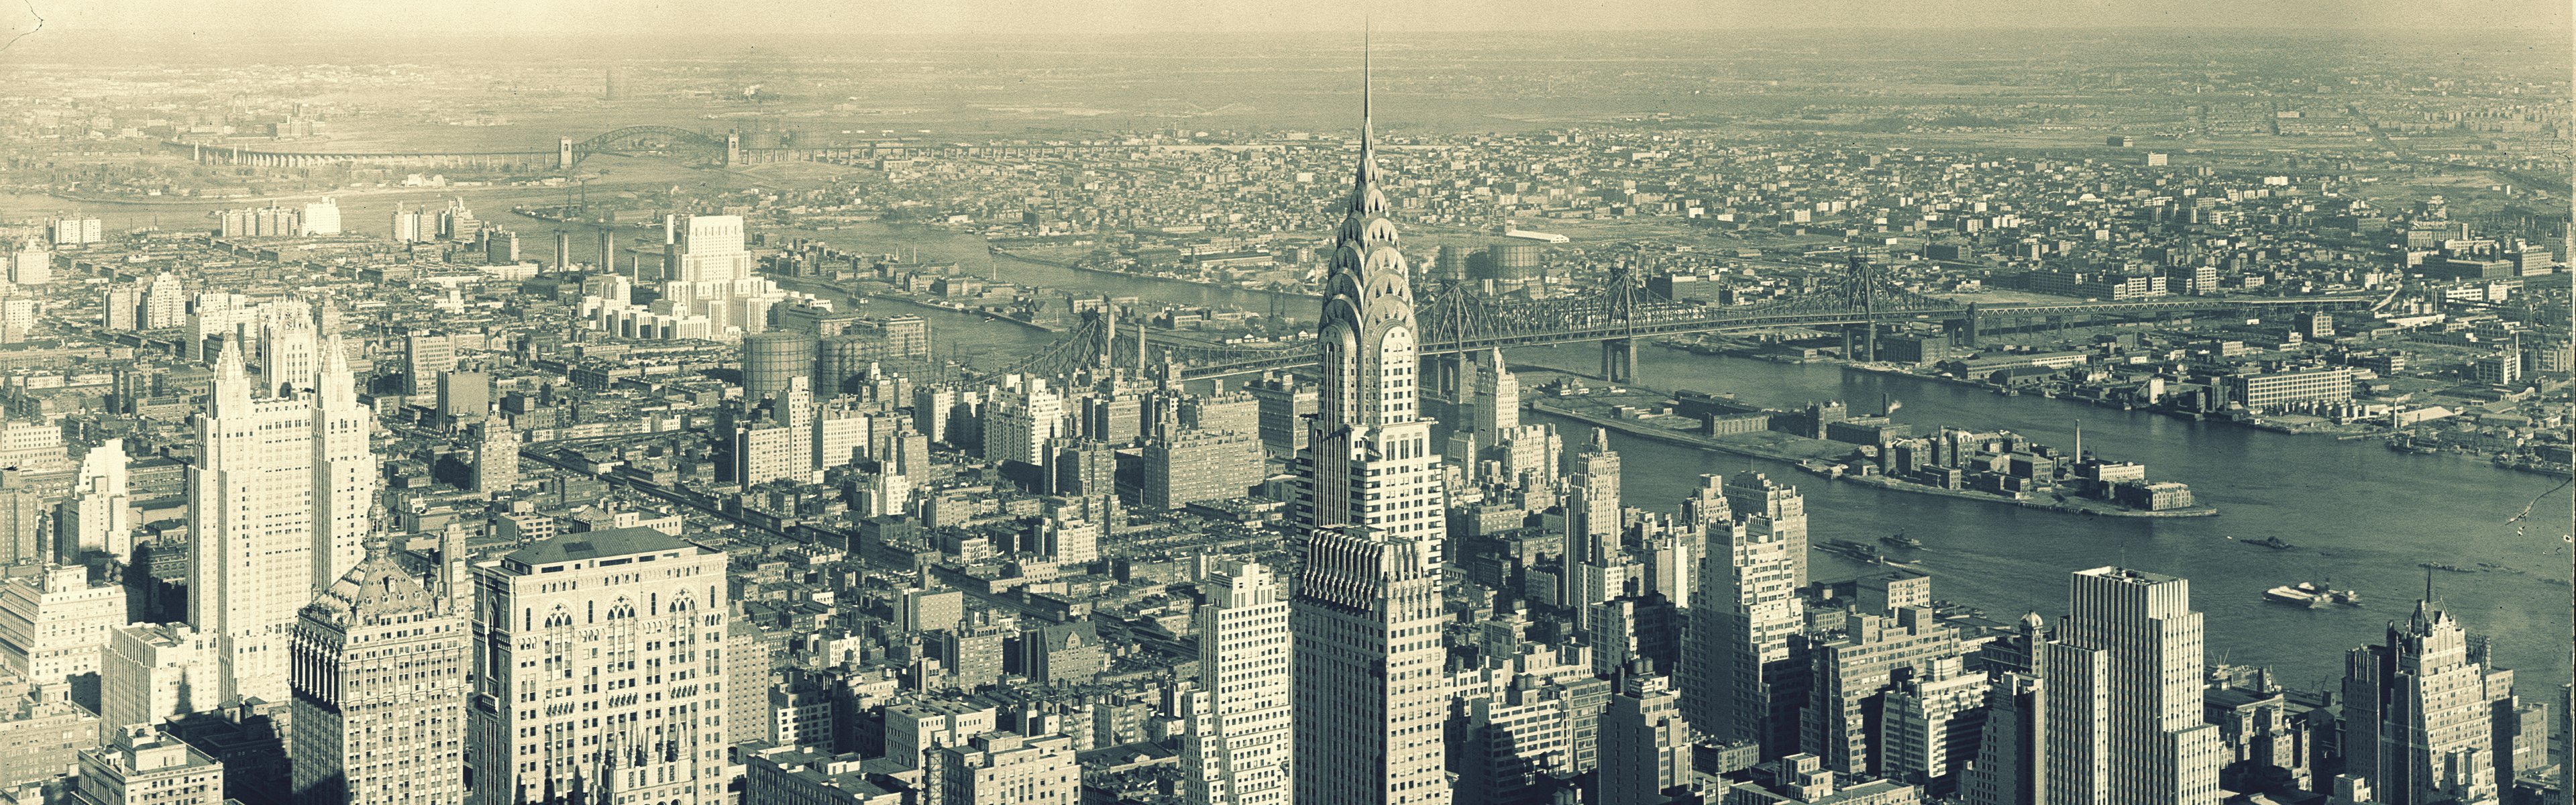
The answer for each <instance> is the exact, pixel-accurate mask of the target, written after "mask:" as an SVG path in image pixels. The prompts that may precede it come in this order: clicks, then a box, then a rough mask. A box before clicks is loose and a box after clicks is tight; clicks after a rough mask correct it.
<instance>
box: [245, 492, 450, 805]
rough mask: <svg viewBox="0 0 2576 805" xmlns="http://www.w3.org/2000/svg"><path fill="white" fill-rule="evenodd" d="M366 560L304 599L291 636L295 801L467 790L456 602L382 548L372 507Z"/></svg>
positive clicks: (438, 801) (434, 799)
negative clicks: (373, 529)
mask: <svg viewBox="0 0 2576 805" xmlns="http://www.w3.org/2000/svg"><path fill="white" fill-rule="evenodd" d="M376 521H377V523H378V525H377V533H375V534H372V535H370V536H369V537H368V538H367V543H366V559H365V561H362V562H360V563H359V564H358V566H357V567H355V568H351V569H350V570H349V572H348V573H347V574H346V575H343V576H341V577H340V580H339V581H337V582H334V583H332V585H331V586H330V587H329V588H327V589H325V590H323V591H322V594H321V595H320V596H318V597H316V598H314V599H313V603H311V604H308V605H306V606H305V607H304V609H303V611H302V612H301V613H299V616H298V617H297V619H296V622H295V635H294V639H293V648H292V651H293V654H294V660H293V665H294V674H293V684H294V688H295V704H294V717H293V718H291V719H289V720H288V723H289V724H291V725H292V726H291V728H290V729H291V730H292V734H291V735H290V737H289V739H288V746H289V750H288V752H287V757H289V758H291V759H293V761H294V767H293V772H292V777H291V779H292V784H293V786H294V792H295V801H296V802H297V803H299V805H341V804H342V803H351V802H385V803H415V804H416V805H444V804H445V803H453V802H457V801H460V800H462V799H464V796H465V790H464V785H465V740H464V739H465V694H466V682H465V669H466V667H467V659H466V650H467V646H468V641H467V634H466V627H465V613H463V612H459V611H456V607H455V602H456V597H455V596H454V595H452V594H450V593H449V591H446V590H433V589H431V587H430V585H437V586H442V587H443V586H445V584H446V579H445V574H433V575H432V576H431V578H430V584H428V585H425V584H423V583H422V580H421V579H419V578H415V577H413V576H412V575H411V573H410V572H409V571H408V570H405V569H404V568H403V567H402V565H401V564H399V563H397V562H395V561H394V558H393V557H392V556H391V555H389V554H388V553H387V547H386V540H387V535H386V534H385V533H384V532H383V530H382V529H383V525H382V523H383V522H384V517H383V515H382V513H381V510H379V512H378V516H377V517H376Z"/></svg>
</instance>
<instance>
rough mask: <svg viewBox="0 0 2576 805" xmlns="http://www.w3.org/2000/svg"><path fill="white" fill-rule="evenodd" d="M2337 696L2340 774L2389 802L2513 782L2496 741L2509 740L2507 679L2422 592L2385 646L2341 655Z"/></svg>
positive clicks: (2488, 796)
mask: <svg viewBox="0 0 2576 805" xmlns="http://www.w3.org/2000/svg"><path fill="white" fill-rule="evenodd" d="M2343 694H2344V698H2343V703H2344V738H2343V745H2344V773H2345V774H2349V775H2351V776H2354V777H2359V778H2361V779H2363V780H2367V781H2369V783H2370V787H2371V790H2373V791H2376V792H2378V794H2379V798H2380V800H2381V801H2383V802H2386V803H2388V805H2433V803H2444V802H2480V801H2489V800H2493V799H2494V798H2496V797H2497V796H2498V795H2499V794H2500V789H2501V788H2502V787H2509V786H2510V785H2511V784H2512V782H2513V781H2512V780H2510V779H2499V775H2498V774H2497V769H2498V766H2499V765H2500V764H2501V762H2502V761H2503V758H2501V757H2499V756H2498V755H2499V750H2506V749H2507V748H2506V747H2500V746H2498V745H2497V741H2496V740H2495V738H2496V736H2497V735H2500V734H2509V732H2508V731H2504V730H2499V729H2498V728H2499V727H2500V726H2502V725H2500V724H2499V723H2498V718H2499V717H2500V716H2504V715H2505V714H2509V713H2511V712H2512V707H2511V706H2510V700H2511V698H2512V696H2513V673H2512V672H2511V671H2506V670H2503V669H2498V668H2491V667H2489V666H2488V665H2487V662H2486V651H2485V646H2484V645H2483V644H2481V643H2479V642H2478V641H2475V640H2472V639H2471V638H2470V637H2469V635H2468V633H2467V632H2466V631H2464V630H2463V629H2461V627H2460V622H2459V621H2458V620H2456V619H2454V618H2452V617H2451V613H2450V612H2448V611H2446V610H2444V609H2443V607H2442V604H2441V602H2440V601H2437V600H2433V598H2432V596H2431V595H2430V591H2429V590H2427V595H2426V596H2425V600H2422V601H2417V602H2416V603H2415V612H2414V614H2413V615H2411V616H2409V617H2408V618H2407V619H2406V621H2405V622H2403V623H2390V624H2389V625H2388V639H2387V642H2385V643H2383V644H2379V645H2371V646H2363V647H2360V648H2356V649H2353V650H2352V652H2351V653H2350V654H2349V655H2347V656H2346V658H2345V663H2344V679H2343ZM2498 702H2506V703H2507V705H2506V706H2504V707H2502V708H2499V707H2498V706H2497V705H2498Z"/></svg>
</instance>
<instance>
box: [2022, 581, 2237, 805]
mask: <svg viewBox="0 0 2576 805" xmlns="http://www.w3.org/2000/svg"><path fill="white" fill-rule="evenodd" d="M2066 609H2067V614H2066V617H2064V618H2061V619H2059V620H2058V625H2057V639H2056V640H2054V641H2052V642H2050V643H2048V644H2047V645H2046V646H2044V647H2043V648H2042V649H2041V652H2040V654H2041V659H2040V664H2041V667H2042V668H2043V678H2044V679H2045V680H2046V681H2047V684H2048V696H2047V701H2046V706H2047V724H2046V725H2044V727H2043V729H2045V730H2046V731H2047V733H2046V734H2047V741H2046V742H2045V743H2044V744H2043V745H2042V746H2043V749H2042V751H2044V752H2046V753H2047V757H2046V760H2045V762H2046V763H2047V769H2048V792H2047V796H2048V800H2049V801H2050V802H2095V803H2108V804H2109V805H2148V803H2159V804H2163V805H2170V804H2171V803H2181V805H2207V804H2208V803H2215V802H2218V801H2219V799H2220V798H2221V797H2222V796H2223V794H2222V793H2221V792H2220V790H2219V788H2218V767H2219V765H2220V761H2221V755H2222V754H2224V753H2223V752H2222V751H2221V749H2220V747H2219V737H2218V727H2217V725H2214V724H2208V723H2205V722H2203V721H2202V716H2203V713H2202V712H2201V690H2202V689H2201V685H2202V671H2203V667H2204V663H2205V662H2206V660H2205V654H2204V651H2205V646H2204V644H2203V642H2202V627H2201V617H2200V613H2198V612H2194V611H2192V609H2191V582H2190V581H2189V580H2186V579H2182V578H2177V577H2174V576H2166V575H2161V574H2156V573H2148V572H2145V571H2139V570H2130V569H2127V568H2121V567H2097V568H2093V569H2091V570H2079V571H2076V572H2075V574H2074V575H2073V577H2072V579H2071V581H2070V582H2069V584H2068V589H2067V607H2066Z"/></svg>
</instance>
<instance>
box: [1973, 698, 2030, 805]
mask: <svg viewBox="0 0 2576 805" xmlns="http://www.w3.org/2000/svg"><path fill="white" fill-rule="evenodd" d="M1988 685H1989V687H1988V688H1987V690H1986V720H1985V728H1984V729H1982V730H1979V731H1978V735H1977V757H1976V759H1974V760H1971V761H1968V763H1967V769H1966V770H1965V771H1962V772H1960V774H1959V796H1960V799H1961V800H1963V801H1965V802H1967V803H1968V805H2046V803H2047V802H2048V801H2049V800H2048V719H2047V713H2046V711H2047V709H2048V691H2047V688H2045V687H2044V686H2042V684H2041V682H2040V679H2039V678H2038V677H2035V676H2031V675H2029V674H2024V673H2019V672H2014V671H2002V672H1996V674H1995V676H1994V678H1993V679H1992V680H1991V681H1990V682H1989V683H1988Z"/></svg>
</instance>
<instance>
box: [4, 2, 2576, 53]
mask: <svg viewBox="0 0 2576 805" xmlns="http://www.w3.org/2000/svg"><path fill="white" fill-rule="evenodd" d="M0 7H5V11H0V21H5V23H6V24H7V25H9V26H10V32H9V35H10V36H17V35H20V34H21V33H23V32H26V31H28V30H30V28H31V27H32V24H33V17H42V18H43V20H44V27H45V29H47V30H50V31H55V32H63V31H129V32H142V33H156V34H163V35H174V36H191V35H193V36H222V35H226V34H241V33H249V32H263V33H291V32H305V33H314V34H336V35H348V34H380V35H391V36H438V35H443V34H477V35H486V34H494V33H523V34H534V35H561V34H576V33H585V32H587V33H610V34H623V35H682V34H698V35H710V36H720V37H726V38H759V37H782V36H783V37H799V38H815V37H825V38H832V39H840V40H846V41H848V42H849V44H850V45H851V46H852V47H856V48H865V47H866V46H867V45H868V44H869V43H871V42H883V41H884V38H885V37H888V36H923V35H929V36H943V35H956V36H974V35H985V36H999V37H1015V38H1016V37H1099V36H1115V35H1120V34H1148V33H1161V32H1191V31H1198V32H1230V33H1263V32H1277V33H1310V32H1311V33H1330V32H1346V33H1349V34H1351V35H1353V36H1356V35H1357V29H1358V28H1359V20H1360V18H1361V17H1362V16H1363V14H1366V15H1368V16H1370V17H1372V18H1373V19H1374V22H1375V25H1376V27H1377V28H1378V29H1379V30H1382V31H1386V32H1387V33H1389V34H1392V35H1401V34H1403V33H1407V32H1434V31H1548V30H1651V29H1697V30H1724V29H1769V28H1831V27H1870V28H1900V29H1901V28H1930V29H1939V28H2019V27H2044V28H2071V27H2113V26H2154V27H2168V28H2190V27H2196V26H2197V27H2212V26H2214V27H2228V28H2274V29H2298V28H2320V27H2323V28H2340V29H2377V30H2387V31H2392V32H2402V31H2409V30H2423V29H2428V28H2439V29H2485V30H2501V29H2521V30H2538V31H2550V30H2557V31H2564V30H2567V29H2568V27H2569V25H2570V3H2569V2H2568V0H1870V1H1864V0H1385V1H1383V2H1370V1H1369V0H904V1H902V2H892V1H889V0H689V1H687V2H682V1H681V0H0ZM31 15H32V16H31ZM36 35H38V36H42V35H43V32H38V33H37V34H36Z"/></svg>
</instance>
